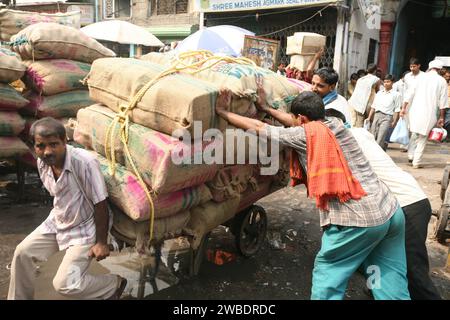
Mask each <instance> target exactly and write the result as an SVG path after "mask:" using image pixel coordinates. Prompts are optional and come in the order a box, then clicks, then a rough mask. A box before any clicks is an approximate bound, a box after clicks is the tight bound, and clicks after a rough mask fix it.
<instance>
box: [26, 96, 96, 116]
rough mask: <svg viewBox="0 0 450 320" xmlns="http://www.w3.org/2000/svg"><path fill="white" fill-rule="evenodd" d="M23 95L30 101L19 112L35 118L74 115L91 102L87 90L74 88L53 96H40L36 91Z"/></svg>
mask: <svg viewBox="0 0 450 320" xmlns="http://www.w3.org/2000/svg"><path fill="white" fill-rule="evenodd" d="M25 97H26V98H27V99H28V100H29V101H30V103H29V104H27V105H26V106H25V107H24V108H22V110H21V111H20V112H21V113H22V114H24V115H28V116H33V117H37V118H43V117H53V118H69V117H76V115H77V112H78V110H80V109H81V108H85V107H87V106H90V105H91V104H93V101H92V100H91V99H90V98H89V92H88V91H87V90H74V91H69V92H63V93H58V94H55V95H53V96H41V95H39V94H38V93H36V92H32V91H30V92H28V93H27V94H25Z"/></svg>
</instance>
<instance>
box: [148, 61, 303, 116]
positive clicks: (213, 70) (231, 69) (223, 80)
mask: <svg viewBox="0 0 450 320" xmlns="http://www.w3.org/2000/svg"><path fill="white" fill-rule="evenodd" d="M141 59H142V60H145V61H151V62H154V63H158V64H161V65H163V66H164V67H166V68H167V67H169V66H170V64H171V63H173V62H174V60H173V59H171V58H170V55H169V54H164V53H157V52H151V53H149V54H146V55H144V56H142V57H141ZM195 61H196V60H195V58H193V59H191V60H190V61H189V60H188V62H195ZM203 67H204V68H206V69H205V70H202V71H200V72H197V73H195V74H194V75H193V76H194V77H196V78H198V79H201V80H204V81H208V82H211V83H214V84H215V85H217V86H219V87H221V88H222V87H224V88H228V89H230V90H231V92H233V93H234V94H235V95H236V96H238V97H241V98H246V99H250V100H254V99H255V98H256V89H257V85H256V76H257V75H258V76H261V77H262V78H264V81H263V86H264V91H265V92H266V94H267V100H268V102H269V104H270V105H271V106H272V107H273V108H275V109H282V110H285V111H287V110H289V108H290V107H289V106H290V103H291V102H292V101H293V100H294V98H295V97H296V96H297V95H298V91H297V90H296V89H295V86H293V85H292V84H291V83H290V82H289V81H287V79H286V77H283V76H281V75H278V74H276V73H275V72H273V71H271V70H268V69H264V68H260V67H257V66H252V65H246V64H239V63H228V62H225V61H221V62H219V63H216V61H215V60H211V61H207V62H205V64H204V65H203V66H202V68H203ZM181 72H182V73H183V72H184V71H181Z"/></svg>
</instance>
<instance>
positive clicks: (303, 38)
mask: <svg viewBox="0 0 450 320" xmlns="http://www.w3.org/2000/svg"><path fill="white" fill-rule="evenodd" d="M326 41H327V37H325V36H323V35H321V34H317V33H311V32H296V33H294V35H293V36H291V37H288V38H287V48H286V54H287V55H294V54H302V55H303V54H314V53H317V52H318V51H319V50H320V48H323V47H324V46H325V44H326Z"/></svg>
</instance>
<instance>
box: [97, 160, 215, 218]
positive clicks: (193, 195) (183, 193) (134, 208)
mask: <svg viewBox="0 0 450 320" xmlns="http://www.w3.org/2000/svg"><path fill="white" fill-rule="evenodd" d="M97 159H98V160H99V162H100V168H101V170H102V173H103V176H104V177H105V182H106V186H107V188H108V194H109V197H110V199H111V201H112V202H113V203H114V204H115V205H116V206H118V207H119V208H120V209H121V210H122V211H123V212H125V213H126V214H127V215H128V216H129V217H130V218H131V219H133V220H135V221H143V220H148V219H149V218H150V216H149V215H150V203H149V202H148V199H147V197H146V195H145V191H144V189H143V188H142V186H141V185H140V184H139V182H138V179H137V178H136V176H135V175H133V174H132V173H131V172H129V171H127V170H126V169H125V168H124V167H123V166H121V165H118V166H117V168H116V172H115V174H114V176H112V175H110V173H109V168H108V162H107V160H106V159H105V158H103V157H102V156H100V155H98V154H97ZM210 199H211V193H210V191H209V189H208V188H207V187H206V186H205V185H201V186H199V187H193V188H186V189H183V190H179V191H174V192H171V193H166V194H161V195H153V196H152V200H153V204H154V209H155V218H163V217H169V216H173V215H175V214H176V213H177V212H180V211H183V210H188V209H190V208H191V207H193V206H196V205H198V204H200V203H205V202H207V201H209V200H210Z"/></svg>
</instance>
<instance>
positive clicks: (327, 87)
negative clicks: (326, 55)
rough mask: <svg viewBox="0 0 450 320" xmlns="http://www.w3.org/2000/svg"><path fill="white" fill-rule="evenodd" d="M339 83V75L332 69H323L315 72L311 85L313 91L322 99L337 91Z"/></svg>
mask: <svg viewBox="0 0 450 320" xmlns="http://www.w3.org/2000/svg"><path fill="white" fill-rule="evenodd" d="M338 81H339V75H338V74H337V72H336V71H335V70H334V69H332V68H321V69H319V70H316V71H315V72H314V75H313V78H312V81H311V84H312V91H313V92H315V93H317V94H318V95H319V96H320V97H321V98H323V97H325V96H326V95H327V94H329V93H330V92H332V91H334V90H335V89H336V84H337V82H338Z"/></svg>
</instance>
